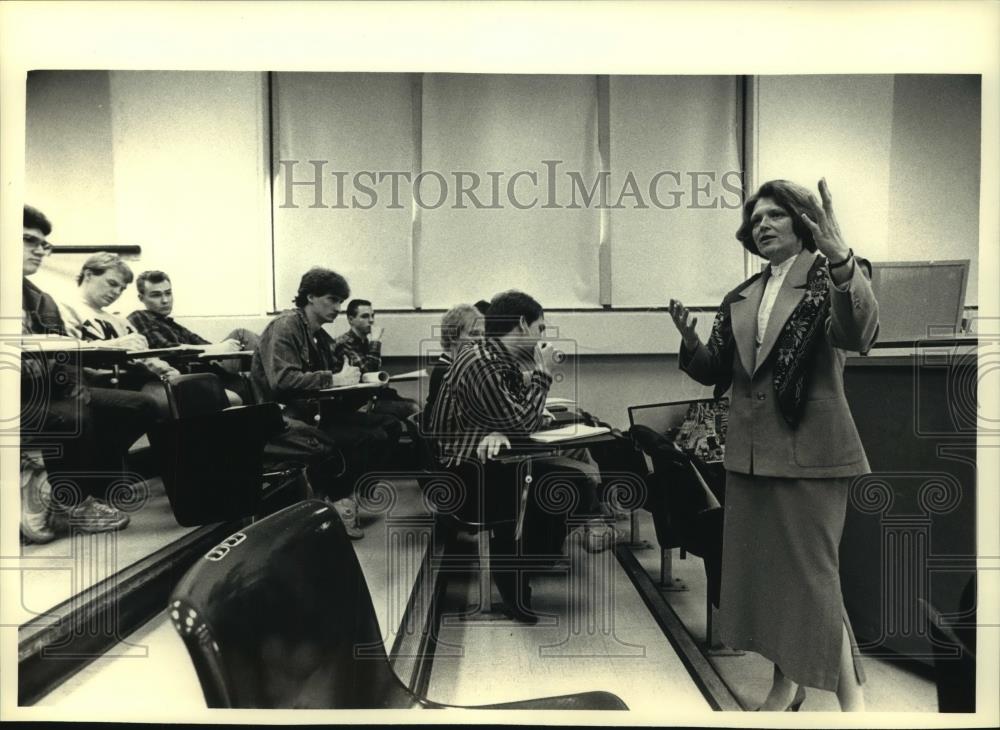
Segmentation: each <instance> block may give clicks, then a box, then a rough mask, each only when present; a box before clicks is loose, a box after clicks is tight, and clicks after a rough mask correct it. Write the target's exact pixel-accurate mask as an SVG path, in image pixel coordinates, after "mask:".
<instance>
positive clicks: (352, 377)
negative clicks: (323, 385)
mask: <svg viewBox="0 0 1000 730" xmlns="http://www.w3.org/2000/svg"><path fill="white" fill-rule="evenodd" d="M360 380H361V370H360V369H358V368H356V367H354V366H353V365H351V364H350V363H349V362H348V361H347V359H346V358H345V359H344V367H342V368H341V369H340V372H339V373H334V374H333V385H334V387H335V388H336V387H339V386H341V385H357V384H358V381H360Z"/></svg>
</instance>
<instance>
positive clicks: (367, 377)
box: [361, 370, 389, 383]
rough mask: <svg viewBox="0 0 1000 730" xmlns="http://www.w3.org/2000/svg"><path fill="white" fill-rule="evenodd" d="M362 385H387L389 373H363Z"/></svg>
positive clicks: (381, 371) (383, 371)
mask: <svg viewBox="0 0 1000 730" xmlns="http://www.w3.org/2000/svg"><path fill="white" fill-rule="evenodd" d="M361 382H362V383H388V382H389V373H387V372H386V371H385V370H379V371H378V372H374V373H365V374H364V375H362V376H361Z"/></svg>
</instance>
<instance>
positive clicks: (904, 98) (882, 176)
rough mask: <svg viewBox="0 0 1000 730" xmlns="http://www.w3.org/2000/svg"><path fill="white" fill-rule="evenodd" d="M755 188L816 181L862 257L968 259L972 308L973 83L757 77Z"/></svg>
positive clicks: (976, 87) (975, 211)
mask: <svg viewBox="0 0 1000 730" xmlns="http://www.w3.org/2000/svg"><path fill="white" fill-rule="evenodd" d="M756 101H757V114H756V117H755V119H754V128H755V141H756V156H755V172H756V180H757V181H758V183H759V182H763V181H765V180H771V179H773V178H778V177H783V178H787V179H791V180H795V181H797V182H800V183H802V184H805V185H815V183H816V181H818V180H819V178H820V177H823V176H825V177H826V179H827V182H828V183H829V185H830V188H831V191H832V193H833V196H834V209H835V211H836V214H837V218H838V220H839V221H840V224H841V228H842V230H843V232H844V237H845V239H846V240H847V242H848V243H849V244H850V245H852V246H853V247H854V248H855V249H856V250H857V251H858V252H859V253H861V254H862V255H863V256H865V257H866V258H868V259H870V260H872V261H876V262H877V261H924V260H949V259H969V260H970V270H969V283H968V287H967V288H966V296H965V301H966V304H967V305H974V304H976V302H977V301H978V275H979V268H978V258H979V255H978V254H979V172H980V170H979V157H980V138H981V128H980V77H979V76H968V75H944V74H941V75H932V76H931V75H917V74H910V75H896V76H893V75H879V76H832V75H810V76H764V77H759V78H758V79H757V99H756Z"/></svg>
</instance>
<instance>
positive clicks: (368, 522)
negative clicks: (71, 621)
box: [39, 481, 429, 721]
mask: <svg viewBox="0 0 1000 730" xmlns="http://www.w3.org/2000/svg"><path fill="white" fill-rule="evenodd" d="M393 495H394V498H393V500H392V507H391V509H389V510H386V511H379V512H371V511H363V512H362V513H361V515H360V517H359V520H360V522H361V525H362V528H363V529H364V531H365V536H364V538H363V539H361V540H358V541H355V542H354V543H353V545H354V549H355V554H356V555H357V556H358V560H359V562H360V563H361V567H362V571H363V572H364V574H365V580H366V582H367V583H368V588H369V592H370V593H371V596H372V604H373V606H374V609H375V613H376V616H377V617H378V620H379V625H380V626H381V627H383V639H384V641H385V644H386V647H387V648H388V647H391V646H392V643H393V640H394V638H395V635H396V633H397V632H398V631H399V629H400V624H401V621H402V610H403V609H405V605H406V600H407V599H408V597H409V594H410V592H411V590H412V588H413V584H414V582H415V580H416V575H417V571H418V570H419V568H420V561H421V560H422V553H421V552H420V551H421V550H422V549H423V548H422V545H423V543H424V539H421V535H423V534H425V532H426V529H425V528H426V522H425V521H423V520H420V519H419V517H420V515H422V514H425V513H424V506H423V502H422V500H421V497H420V493H419V491H418V490H417V486H416V483H415V482H412V481H411V482H403V483H401V484H399V485H396V488H395V489H394V490H393ZM369 506H371V505H369ZM414 518H417V519H414ZM130 529H131V528H130ZM426 539H429V538H426ZM382 555H392V556H393V558H392V560H391V561H386V560H382V559H381V556H382ZM39 705H44V706H47V707H58V708H59V710H60V711H61V712H62V711H72V710H77V709H78V710H81V711H85V712H87V713H88V715H92V714H93V713H94V711H95V708H100V709H101V712H102V715H103V714H104V713H105V712H108V713H113V714H114V718H115V719H116V720H122V721H128V720H136V721H138V720H141V719H145V720H147V721H148V720H149V718H150V715H151V708H155V711H154V712H155V716H156V719H158V720H160V719H161V720H171V719H175V720H181V719H190V717H191V714H192V713H196V712H198V711H203V710H204V709H205V703H204V700H203V698H202V693H201V687H200V685H199V684H198V677H197V675H196V674H195V671H194V666H193V665H192V664H191V660H190V659H189V657H188V653H187V649H186V648H185V647H184V644H183V642H182V641H181V639H180V637H179V636H178V635H177V632H176V631H175V630H174V628H173V625H172V624H171V622H170V621H169V620H168V617H167V614H166V612H165V611H164V612H163V613H160V614H157V615H156V616H155V617H154V618H153V619H151V620H150V621H148V622H147V623H146V624H145V625H143V626H142V627H141V628H139V629H138V630H137V631H135V632H133V633H132V634H130V635H129V636H128V637H127V638H126V639H125V641H123V642H122V643H120V644H118V645H117V646H116V647H114V648H113V649H112V650H111V651H110V652H108V654H106V655H105V656H103V657H101V658H99V659H97V660H95V661H94V662H93V663H91V664H90V665H88V666H87V667H85V668H84V669H83V670H82V671H80V672H79V673H77V674H76V675H74V676H73V677H71V678H70V679H69V680H67V681H66V682H64V683H63V684H62V685H61V686H59V687H57V688H56V689H55V690H54V691H53V692H51V693H49V694H48V695H47V696H46V697H44V698H43V699H42V700H41V701H40V702H39ZM108 717H109V718H110V715H108Z"/></svg>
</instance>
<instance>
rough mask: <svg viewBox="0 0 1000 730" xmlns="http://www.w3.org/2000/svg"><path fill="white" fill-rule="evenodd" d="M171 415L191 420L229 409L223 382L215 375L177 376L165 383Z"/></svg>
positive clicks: (194, 374) (192, 374)
mask: <svg viewBox="0 0 1000 730" xmlns="http://www.w3.org/2000/svg"><path fill="white" fill-rule="evenodd" d="M164 386H165V387H166V389H167V400H168V402H169V403H170V411H171V415H172V416H173V417H174V418H189V417H191V416H201V415H205V414H206V413H215V412H216V411H221V410H223V409H225V408H228V407H229V398H228V397H227V396H226V389H225V388H224V387H222V381H221V380H219V377H218V376H217V375H215V374H213V373H190V374H188V375H175V376H173V377H172V378H167V379H166V380H165V381H164Z"/></svg>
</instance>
